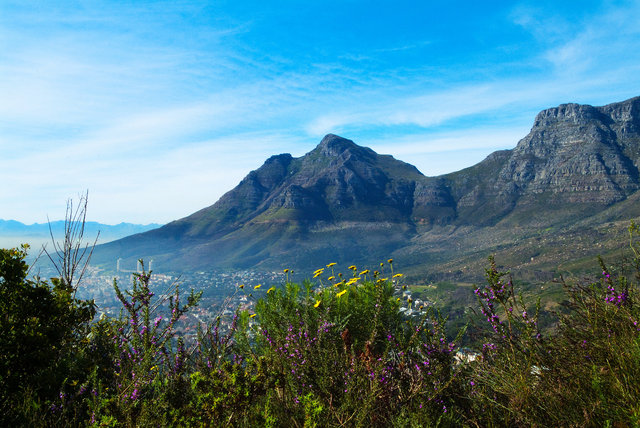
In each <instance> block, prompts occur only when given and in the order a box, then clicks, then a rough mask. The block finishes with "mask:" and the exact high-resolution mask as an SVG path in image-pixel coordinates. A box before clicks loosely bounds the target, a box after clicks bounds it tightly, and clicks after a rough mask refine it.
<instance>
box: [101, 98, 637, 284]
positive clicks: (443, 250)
mask: <svg viewBox="0 0 640 428" xmlns="http://www.w3.org/2000/svg"><path fill="white" fill-rule="evenodd" d="M639 165H640V97H638V98H633V99H630V100H627V101H624V102H620V103H615V104H610V105H608V106H604V107H592V106H586V105H577V104H565V105H561V106H559V107H556V108H551V109H548V110H544V111H542V112H540V113H539V114H538V115H537V117H536V119H535V121H534V124H533V127H532V129H531V132H530V133H529V134H528V135H527V136H526V137H524V138H523V139H522V140H521V141H520V142H519V143H518V144H517V145H516V147H515V148H514V149H512V150H503V151H499V152H495V153H493V154H491V155H490V156H488V157H487V158H486V159H485V160H484V161H482V162H480V163H478V164H477V165H474V166H472V167H470V168H466V169H464V170H462V171H458V172H454V173H451V174H446V175H443V176H439V177H425V176H424V175H422V174H421V173H420V172H419V171H418V170H417V169H416V168H415V167H413V166H412V165H409V164H407V163H404V162H402V161H399V160H396V159H394V158H393V157H392V156H388V155H379V154H377V153H375V152H374V151H373V150H371V149H369V148H366V147H361V146H358V145H356V144H355V143H354V142H353V141H350V140H347V139H344V138H341V137H338V136H336V135H332V134H330V135H327V136H326V137H325V138H324V139H323V140H322V141H321V142H320V144H319V145H318V146H317V147H316V148H315V149H314V150H312V151H311V152H309V153H307V154H306V155H304V156H302V157H300V158H293V157H292V156H291V155H288V154H282V155H277V156H272V157H271V158H269V159H268V160H267V161H266V162H265V163H264V165H262V166H261V167H260V168H259V169H257V170H255V171H252V172H251V173H249V174H248V175H247V176H246V177H245V178H244V179H243V180H242V181H241V182H240V184H239V185H238V186H237V187H236V188H234V189H232V190H231V191H229V192H227V193H226V194H225V195H224V196H223V197H221V198H220V200H219V201H218V202H216V203H215V204H214V205H212V206H210V207H207V208H204V209H202V210H200V211H198V212H196V213H194V214H192V215H190V216H188V217H185V218H183V219H180V220H177V221H174V222H172V223H169V224H167V225H165V226H163V227H161V228H159V229H156V230H153V231H149V232H146V233H143V234H138V235H134V236H131V237H127V238H124V239H122V240H119V241H115V242H112V243H109V244H106V245H103V246H100V247H98V248H97V249H96V252H95V256H94V257H96V259H97V260H98V261H99V262H101V263H114V260H115V259H116V258H117V257H124V258H132V259H135V258H140V257H143V258H147V259H148V258H153V259H154V261H155V265H156V266H162V267H163V268H165V269H172V270H181V269H193V268H197V269H207V268H213V267H230V268H240V267H242V268H249V267H250V268H257V269H267V268H278V269H279V268H282V267H297V268H308V267H314V266H318V265H321V264H322V263H328V262H330V261H343V262H349V263H351V262H353V263H370V264H372V263H377V262H379V260H382V259H385V258H387V257H389V256H393V255H395V256H397V257H400V258H401V259H402V260H403V261H404V263H405V264H406V265H408V268H409V269H410V270H411V269H413V270H414V271H415V272H416V273H420V274H423V275H426V274H429V275H445V276H446V274H448V273H449V272H448V271H451V274H452V275H454V276H455V275H458V276H460V275H462V276H464V275H465V273H464V272H465V270H464V269H461V268H460V267H457V265H458V264H457V262H455V260H458V261H460V263H466V265H469V264H473V263H476V261H478V260H485V259H486V256H487V255H488V254H489V253H490V252H498V253H499V252H500V251H505V252H507V254H510V255H512V256H513V257H511V258H512V259H513V260H514V263H515V264H516V265H518V264H522V265H529V264H530V261H531V260H534V259H535V257H537V254H540V252H541V251H542V250H543V249H544V248H543V247H545V245H547V244H549V243H550V242H551V241H553V245H551V244H549V245H550V246H551V247H552V248H556V247H557V248H560V244H559V242H560V241H556V240H555V238H558V239H560V237H562V236H565V235H566V236H569V235H571V236H574V237H575V236H579V235H580V233H581V232H580V230H583V231H585V232H584V233H585V234H586V235H589V234H590V233H591V232H589V230H591V229H593V230H595V229H598V228H601V227H603V225H605V224H607V223H608V222H612V221H620V220H623V219H628V218H632V217H635V216H637V215H638V212H639V211H640V210H639V209H638V208H637V207H638V204H637V203H634V201H637V200H638V198H639V197H640V196H639V194H638V191H639V189H640V181H639V169H638V168H639ZM576 228H578V229H576ZM590 228H591V229H590ZM594 228H595V229H594ZM540 230H552V231H553V233H554V235H553V236H554V239H553V240H549V239H547V238H548V237H547V238H544V239H542V238H541V239H542V241H540V240H536V239H538V238H540ZM596 235H597V234H596ZM580 236H581V235H580ZM593 236H595V235H593ZM600 238H602V237H601V236H600ZM545 239H546V241H545ZM540 242H543V243H542V244H541V243H540ZM544 242H546V243H547V244H544ZM549 245H547V246H549ZM552 252H553V251H552ZM531 254H536V256H531ZM532 257H533V259H532ZM557 257H560V258H561V256H560V255H558V256H557ZM454 259H455V260H454ZM465 260H466V262H464V261H465ZM558 260H560V259H558ZM525 261H526V263H525ZM412 266H413V267H412ZM449 267H451V269H449ZM456 267H457V268H456ZM529 268H531V269H534V270H535V266H529ZM480 272H481V270H480Z"/></svg>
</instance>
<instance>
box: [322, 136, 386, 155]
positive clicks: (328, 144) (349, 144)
mask: <svg viewBox="0 0 640 428" xmlns="http://www.w3.org/2000/svg"><path fill="white" fill-rule="evenodd" d="M314 151H316V152H320V153H321V154H323V155H325V156H328V157H334V156H335V157H337V156H341V155H342V154H344V153H358V154H361V155H368V156H371V155H375V152H374V151H373V150H371V149H369V148H367V147H362V146H359V145H357V144H356V143H354V142H353V141H351V140H348V139H346V138H342V137H340V136H338V135H335V134H327V135H325V137H324V138H323V139H322V141H320V144H318V146H317V147H316V149H315V150H314Z"/></svg>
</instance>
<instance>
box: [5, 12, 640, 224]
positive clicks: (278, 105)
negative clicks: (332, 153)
mask: <svg viewBox="0 0 640 428" xmlns="http://www.w3.org/2000/svg"><path fill="white" fill-rule="evenodd" d="M639 22H640V1H626V2H625V1H622V2H618V1H584V0H583V1H579V2H578V1H563V2H558V1H544V0H542V1H541V0H536V1H523V2H505V1H499V2H497V1H484V2H477V1H459V2H430V1H398V0H396V1H393V2H392V1H372V0H369V1H356V0H354V1H351V0H341V1H311V0H308V1H304V2H303V1H275V0H274V1H271V2H265V1H242V0H233V1H215V0H213V1H212V0H210V1H187V0H185V1H168V2H161V1H124V0H119V1H78V2H75V1H29V2H25V1H16V2H14V1H12V0H2V2H0V183H2V185H1V186H0V218H3V219H15V220H19V221H22V222H25V223H33V222H44V221H46V219H47V216H49V217H50V218H51V219H57V218H60V217H62V216H63V215H64V209H65V204H66V200H67V199H68V198H76V197H77V196H78V194H80V193H81V192H83V191H84V190H86V189H88V190H89V215H88V217H89V219H90V220H95V221H100V222H104V223H110V224H114V223H119V222H121V221H128V222H136V223H150V222H160V223H164V222H168V221H171V220H174V219H178V218H181V217H184V216H186V215H188V214H190V213H192V212H195V211H197V210H198V209H200V208H204V207H206V206H209V205H211V204H213V203H214V202H215V201H216V200H217V199H218V198H219V197H220V196H221V195H222V194H223V193H224V192H226V191H228V190H230V189H231V188H233V187H234V186H235V185H237V184H238V182H239V181H240V180H241V179H242V178H243V177H244V176H245V175H246V174H247V173H248V172H249V171H251V170H253V169H256V168H258V167H259V166H260V165H261V164H262V163H263V162H264V160H265V159H266V158H267V157H269V156H270V155H272V154H278V153H291V154H292V155H294V156H301V155H303V154H305V153H307V152H309V151H310V150H312V149H313V148H314V147H315V146H316V145H317V144H318V143H319V141H320V139H321V138H322V137H323V136H324V135H325V134H327V133H335V134H338V135H341V136H343V137H346V138H349V139H352V140H354V141H355V142H356V143H358V144H361V145H364V146H368V147H371V148H373V149H374V150H376V151H377V152H379V153H385V154H392V155H394V156H395V157H396V158H398V159H401V160H404V161H406V162H409V163H412V164H414V165H416V166H417V167H418V169H420V171H422V173H424V174H425V175H439V174H443V173H447V172H453V171H456V170H459V169H462V168H465V167H468V166H471V165H473V164H475V163H477V162H479V161H480V160H482V159H483V158H484V157H486V156H487V155H488V154H489V153H491V152H492V151H494V150H498V149H504V148H513V147H514V146H515V145H516V144H517V142H518V140H519V139H521V138H522V137H524V136H525V135H526V134H527V132H528V131H529V129H530V127H531V125H532V123H533V120H534V117H535V115H536V113H538V112H539V111H540V110H542V109H544V108H548V107H554V106H556V105H558V104H562V103H567V102H577V103H585V104H592V105H604V104H608V103H611V102H616V101H622V100H625V99H628V98H631V97H634V96H638V95H640V25H638V23H639Z"/></svg>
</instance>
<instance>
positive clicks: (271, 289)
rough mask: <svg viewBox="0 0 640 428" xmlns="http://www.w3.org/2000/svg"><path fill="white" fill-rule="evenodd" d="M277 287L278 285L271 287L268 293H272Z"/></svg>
mask: <svg viewBox="0 0 640 428" xmlns="http://www.w3.org/2000/svg"><path fill="white" fill-rule="evenodd" d="M275 289H276V287H271V288H270V289H268V290H267V294H269V293H271V292H272V291H273V290H275Z"/></svg>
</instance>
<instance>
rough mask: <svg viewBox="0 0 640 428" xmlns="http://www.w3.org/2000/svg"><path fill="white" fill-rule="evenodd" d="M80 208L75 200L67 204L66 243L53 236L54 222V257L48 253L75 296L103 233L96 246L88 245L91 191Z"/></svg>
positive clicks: (45, 250) (81, 197)
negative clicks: (88, 210) (87, 231)
mask: <svg viewBox="0 0 640 428" xmlns="http://www.w3.org/2000/svg"><path fill="white" fill-rule="evenodd" d="M79 198H80V200H79V202H78V206H77V207H76V208H75V209H74V205H73V200H72V199H69V200H68V201H67V210H66V213H65V219H64V236H63V240H62V242H60V241H57V240H56V239H55V237H54V235H53V229H52V227H51V221H50V220H49V218H48V217H47V221H48V222H49V235H50V236H51V242H52V244H53V251H54V253H53V255H52V254H51V253H49V251H48V250H47V249H46V247H44V248H43V250H44V252H45V253H46V254H47V257H49V260H50V261H51V263H53V266H54V267H55V269H56V271H57V272H58V275H59V277H60V279H61V280H62V281H63V282H64V283H65V284H66V285H67V286H69V287H72V288H73V294H74V296H75V293H76V291H77V289H78V286H79V285H80V283H81V281H82V278H83V277H84V275H85V273H86V271H87V268H88V267H89V261H90V260H91V256H92V254H93V250H94V248H95V246H96V244H97V242H98V237H99V236H100V232H98V234H97V235H96V238H95V240H94V241H93V244H91V245H89V244H88V243H86V244H85V243H84V242H83V240H84V231H85V224H86V219H87V204H88V202H89V191H87V192H85V194H84V195H80V196H79Z"/></svg>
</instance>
